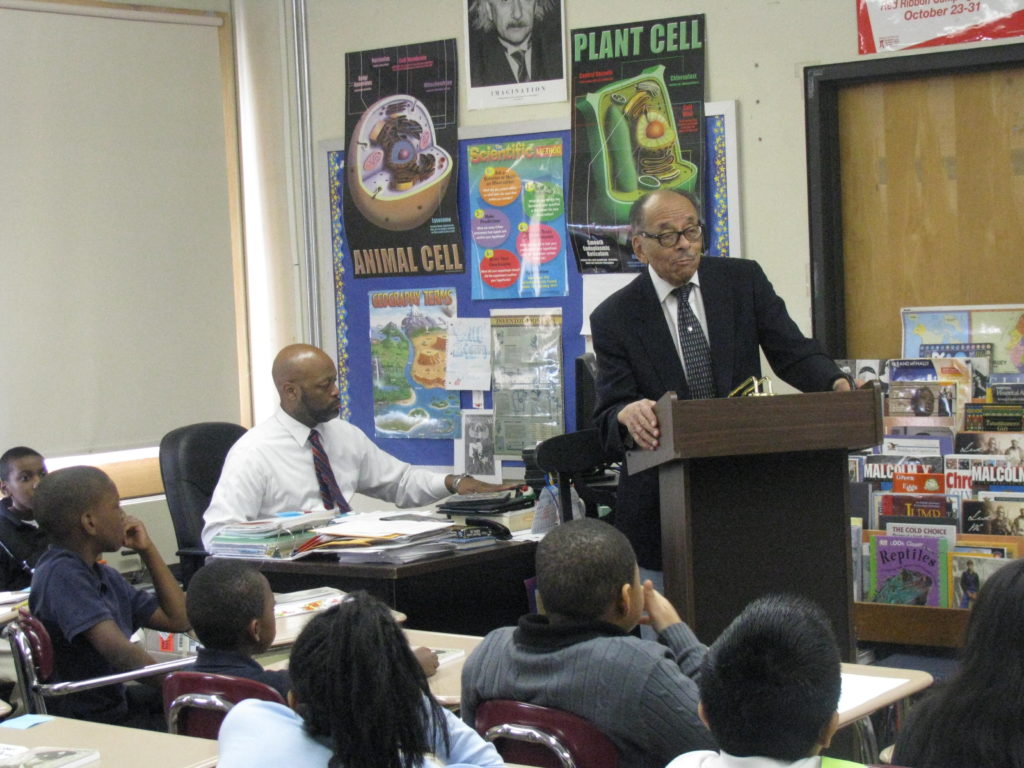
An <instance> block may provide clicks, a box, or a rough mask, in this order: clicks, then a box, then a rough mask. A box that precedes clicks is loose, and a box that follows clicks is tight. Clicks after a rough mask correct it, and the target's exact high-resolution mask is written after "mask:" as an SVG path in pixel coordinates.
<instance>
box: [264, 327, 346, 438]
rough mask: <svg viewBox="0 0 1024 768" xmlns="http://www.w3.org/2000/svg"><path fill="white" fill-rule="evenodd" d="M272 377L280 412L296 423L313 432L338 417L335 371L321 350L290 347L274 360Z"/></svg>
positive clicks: (292, 345)
mask: <svg viewBox="0 0 1024 768" xmlns="http://www.w3.org/2000/svg"><path fill="white" fill-rule="evenodd" d="M271 375H272V376H273V378H274V386H275V387H277V394H278V395H279V397H280V398H281V409H282V410H283V411H284V412H285V413H287V414H288V415H289V416H291V417H292V418H293V419H295V420H296V421H299V422H301V423H303V424H305V425H306V426H307V427H311V428H312V427H314V426H315V425H317V424H319V423H321V422H323V421H328V420H329V419H333V418H336V417H337V416H338V407H339V406H340V404H341V400H340V397H339V392H338V383H337V380H338V370H337V368H335V366H334V361H333V360H331V358H330V357H328V356H327V354H326V353H324V351H323V350H321V349H318V348H317V347H314V346H311V345H309V344H289V345H288V346H287V347H285V348H284V349H282V350H281V351H280V352H278V353H277V357H275V358H274V365H273V367H272V368H271Z"/></svg>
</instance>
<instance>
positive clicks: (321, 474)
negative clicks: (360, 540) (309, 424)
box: [309, 429, 352, 512]
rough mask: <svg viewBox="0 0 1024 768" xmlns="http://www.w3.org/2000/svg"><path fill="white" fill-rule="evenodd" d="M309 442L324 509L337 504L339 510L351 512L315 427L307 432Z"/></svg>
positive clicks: (332, 507)
mask: <svg viewBox="0 0 1024 768" xmlns="http://www.w3.org/2000/svg"><path fill="white" fill-rule="evenodd" d="M309 444H310V445H312V446H313V468H314V469H315V470H316V481H317V482H318V483H319V484H320V498H321V499H323V501H324V509H334V507H335V506H337V507H338V511H339V512H351V511H352V508H351V507H350V506H349V505H348V502H346V501H345V497H344V496H343V495H342V493H341V489H340V488H339V487H338V481H337V480H335V479H334V471H333V470H332V469H331V462H330V460H329V459H328V458H327V453H326V452H325V451H324V444H323V442H321V440H320V433H319V432H317V431H316V430H315V429H312V430H310V432H309Z"/></svg>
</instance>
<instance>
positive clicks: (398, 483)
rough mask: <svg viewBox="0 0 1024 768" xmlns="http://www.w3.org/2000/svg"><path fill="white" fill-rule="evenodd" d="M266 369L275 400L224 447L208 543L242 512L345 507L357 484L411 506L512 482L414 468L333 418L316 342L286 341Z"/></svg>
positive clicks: (334, 381) (335, 400)
mask: <svg viewBox="0 0 1024 768" xmlns="http://www.w3.org/2000/svg"><path fill="white" fill-rule="evenodd" d="M272 375H273V377H274V386H275V387H277V392H278V395H279V397H280V408H278V409H277V411H276V412H275V413H274V415H273V416H271V417H270V418H269V419H267V420H266V421H264V422H263V423H262V424H259V425H257V426H255V427H253V428H252V429H251V430H249V431H248V432H247V433H246V434H244V435H243V436H242V437H241V438H240V439H239V440H238V442H237V443H235V444H234V446H232V448H231V450H230V452H229V453H228V455H227V459H226V460H225V462H224V469H223V471H222V472H221V476H220V481H219V482H218V483H217V487H216V489H215V490H214V492H213V498H212V499H211V500H210V506H209V507H208V508H207V510H206V514H205V515H204V519H205V526H204V527H203V544H204V545H205V546H206V547H207V548H209V546H210V542H211V541H212V540H213V537H214V536H216V535H217V533H218V532H219V531H220V530H221V529H222V528H223V527H224V526H226V525H229V524H232V523H239V522H242V521H243V520H257V519H260V518H266V517H271V516H272V515H275V514H277V513H278V512H292V511H296V510H302V511H307V512H308V511H323V510H331V509H334V510H337V511H338V513H339V514H340V513H342V512H348V511H349V509H350V507H349V502H348V500H349V499H351V498H352V495H353V494H354V493H357V492H358V493H363V494H366V495H367V496H372V497H374V498H377V499H382V500H384V501H389V502H392V503H393V504H396V505H398V506H399V507H415V506H422V505H425V504H431V503H433V502H435V501H437V500H439V499H441V498H443V497H445V496H448V495H450V494H453V493H460V494H466V493H481V492H485V491H496V490H502V489H504V488H506V487H511V486H503V485H495V484H493V483H485V482H482V481H480V480H477V479H476V478H474V477H471V476H470V475H442V474H440V473H437V472H430V471H428V470H425V469H418V468H416V467H413V466H411V465H409V464H406V463H405V462H403V461H399V460H398V459H396V458H395V457H394V456H391V455H390V454H388V453H386V452H384V451H382V450H381V449H380V448H378V447H377V446H376V445H375V444H374V443H373V441H372V440H370V438H368V437H367V436H366V435H365V434H364V433H363V431H362V430H360V429H359V428H358V427H356V426H355V425H353V424H350V423H349V422H347V421H343V420H341V419H340V418H338V407H339V405H340V404H341V399H340V395H339V391H338V369H337V368H336V367H335V365H334V362H333V361H332V360H331V358H330V357H328V356H327V355H326V354H325V353H324V352H323V351H322V350H320V349H317V348H316V347H312V346H310V345H308V344H292V345H290V346H287V347H285V348H284V349H282V350H281V351H280V352H279V353H278V355H277V357H276V358H274V365H273V370H272Z"/></svg>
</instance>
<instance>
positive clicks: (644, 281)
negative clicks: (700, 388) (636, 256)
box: [632, 272, 690, 399]
mask: <svg viewBox="0 0 1024 768" xmlns="http://www.w3.org/2000/svg"><path fill="white" fill-rule="evenodd" d="M632 284H633V285H636V287H637V290H636V291H635V292H634V293H633V296H634V297H635V300H636V301H635V304H636V307H635V313H636V319H637V324H636V332H637V336H638V337H639V341H640V344H641V345H642V346H643V348H644V351H645V352H646V357H647V359H648V360H650V361H651V367H652V368H653V369H654V370H655V371H656V372H657V374H658V377H659V378H660V379H661V384H662V389H663V390H664V391H665V392H668V391H669V390H672V391H673V392H679V393H680V397H682V398H684V399H686V398H689V396H690V392H689V389H688V388H687V386H686V377H685V376H683V364H682V363H680V362H679V354H678V353H677V352H676V345H675V342H673V341H672V335H671V334H670V333H669V332H668V325H667V324H666V323H665V312H664V310H662V308H661V302H659V301H658V293H657V291H655V290H654V283H652V282H651V278H650V275H649V274H648V273H647V272H644V273H643V274H642V275H641V276H640V277H638V278H637V279H636V280H634V281H633V283H632Z"/></svg>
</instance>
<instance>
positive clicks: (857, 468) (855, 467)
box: [847, 453, 864, 483]
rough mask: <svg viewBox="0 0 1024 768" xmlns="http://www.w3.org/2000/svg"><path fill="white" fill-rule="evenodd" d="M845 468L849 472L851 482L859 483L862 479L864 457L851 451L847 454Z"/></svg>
mask: <svg viewBox="0 0 1024 768" xmlns="http://www.w3.org/2000/svg"><path fill="white" fill-rule="evenodd" d="M847 468H848V469H849V472H850V482H851V483H859V482H861V481H863V480H864V457H863V456H862V455H861V454H857V453H851V454H850V455H849V456H847Z"/></svg>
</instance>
